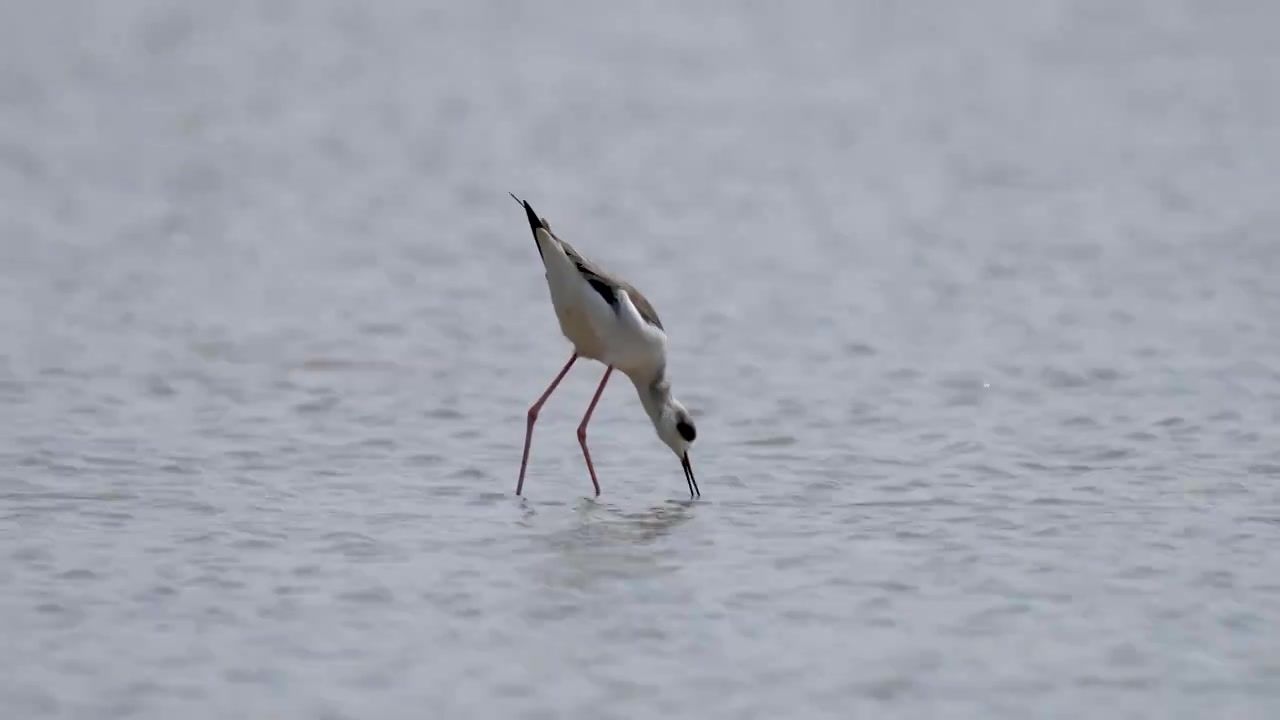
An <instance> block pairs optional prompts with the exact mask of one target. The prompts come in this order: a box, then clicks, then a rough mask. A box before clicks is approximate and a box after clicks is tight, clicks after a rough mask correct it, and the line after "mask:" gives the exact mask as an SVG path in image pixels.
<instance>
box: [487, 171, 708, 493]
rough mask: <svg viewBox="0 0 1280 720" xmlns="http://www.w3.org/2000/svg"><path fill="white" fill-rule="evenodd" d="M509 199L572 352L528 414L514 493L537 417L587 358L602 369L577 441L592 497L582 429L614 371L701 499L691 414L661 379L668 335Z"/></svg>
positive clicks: (626, 291)
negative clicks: (529, 236) (527, 233)
mask: <svg viewBox="0 0 1280 720" xmlns="http://www.w3.org/2000/svg"><path fill="white" fill-rule="evenodd" d="M511 197H513V198H515V200H516V202H518V203H520V205H521V206H522V207H523V208H524V210H525V215H526V217H527V219H528V221H529V227H530V229H531V230H532V231H533V239H534V242H535V243H537V246H538V254H539V255H540V256H541V257H542V264H543V266H544V267H545V268H546V278H547V287H548V289H549V290H550V291H551V305H552V307H553V308H554V309H555V313H556V319H557V320H558V321H559V323H560V332H561V333H563V334H564V336H565V338H567V339H568V340H569V342H570V343H572V344H573V348H574V353H573V355H572V356H571V357H570V358H569V362H568V363H566V364H565V366H564V369H562V370H561V371H560V374H559V375H557V376H556V378H555V379H554V380H553V381H552V382H551V385H550V386H549V387H547V389H546V391H545V392H543V394H542V396H541V397H539V398H538V400H537V401H536V402H535V403H534V404H533V405H532V406H531V407H530V408H529V413H528V423H527V426H526V429H525V441H524V453H523V457H522V459H521V461H520V479H519V480H518V481H517V483H516V494H517V495H519V494H520V493H521V492H522V491H523V488H524V475H525V470H526V468H527V466H528V462H529V445H530V442H531V440H532V438H533V425H534V422H535V421H536V420H537V417H538V412H539V411H540V410H541V409H542V405H543V403H545V402H546V400H547V398H548V397H549V396H550V395H551V393H552V391H554V390H555V389H556V386H557V385H559V384H560V381H561V380H562V379H564V376H565V374H567V373H568V372H569V368H571V367H572V366H573V363H574V362H575V361H576V360H577V359H578V358H579V357H584V358H588V359H591V360H596V361H598V362H601V363H603V364H604V365H605V366H606V370H605V374H604V378H603V379H601V381H600V387H599V388H597V389H596V393H595V396H594V397H593V398H592V400H591V404H590V405H589V406H588V407H587V412H586V414H585V415H584V416H583V418H582V423H581V424H580V425H579V426H578V441H579V444H580V445H581V446H582V454H583V457H584V458H585V459H586V462H587V471H588V472H589V473H590V474H591V484H592V485H593V486H594V488H595V492H596V495H599V494H600V483H599V481H598V480H597V479H596V472H595V468H594V467H593V465H592V463H591V453H590V451H589V450H588V449H587V423H588V422H589V421H590V420H591V413H592V411H594V410H595V406H596V403H597V402H599V400H600V394H601V393H602V392H603V391H604V386H605V383H607V382H608V381H609V376H610V374H611V373H612V372H613V370H614V369H615V368H616V369H617V370H620V371H622V373H623V374H625V375H626V376H627V377H628V378H630V379H631V382H632V383H633V384H634V385H635V386H636V391H637V392H638V393H639V395H640V403H641V405H643V406H644V409H645V412H646V413H647V414H648V415H649V419H650V420H651V421H652V422H653V425H654V429H655V430H656V431H657V433H658V437H659V438H660V439H661V440H662V441H663V442H664V443H666V444H667V446H668V447H670V448H671V450H672V451H673V452H674V453H675V454H676V456H677V457H679V458H680V464H681V466H682V467H683V468H684V473H685V480H686V481H687V482H688V485H689V495H690V497H693V496H694V495H701V492H700V491H699V490H698V484H697V481H696V480H694V477H693V469H692V466H691V465H690V462H689V446H690V445H692V443H693V441H694V439H695V438H696V437H697V430H696V428H695V426H694V423H693V418H692V417H690V415H689V413H688V411H687V410H686V409H685V407H684V406H683V405H681V404H680V402H679V401H677V400H676V399H675V398H674V397H673V396H672V394H671V385H670V383H669V382H668V381H667V379H666V367H667V334H666V331H665V330H664V329H663V327H662V321H661V320H660V319H659V318H658V314H657V312H656V311H655V310H654V309H653V305H652V304H651V303H650V302H649V300H648V298H646V297H645V296H644V295H643V294H641V292H640V291H639V290H637V289H636V288H635V287H634V286H633V285H631V284H630V283H627V282H626V281H624V280H622V279H621V278H618V277H616V276H614V275H611V274H610V273H608V272H606V271H605V270H604V269H603V268H601V267H599V266H598V265H596V264H595V263H593V262H591V261H590V260H588V259H587V258H585V257H583V256H582V254H581V253H579V252H578V251H577V250H575V249H574V248H573V246H572V245H570V244H569V243H567V242H565V241H564V240H561V239H560V238H559V237H558V236H556V234H555V233H553V232H552V231H551V226H550V225H549V224H548V223H547V222H546V221H545V220H543V219H542V218H540V217H538V215H537V213H535V212H534V210H533V207H532V206H531V205H529V203H527V202H524V201H523V200H520V198H516V196H515V195H512V196H511Z"/></svg>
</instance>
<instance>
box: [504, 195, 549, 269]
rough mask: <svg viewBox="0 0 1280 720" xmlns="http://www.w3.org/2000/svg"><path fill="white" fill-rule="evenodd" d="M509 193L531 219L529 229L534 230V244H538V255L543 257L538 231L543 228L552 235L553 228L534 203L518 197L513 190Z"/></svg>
mask: <svg viewBox="0 0 1280 720" xmlns="http://www.w3.org/2000/svg"><path fill="white" fill-rule="evenodd" d="M507 194H508V195H510V196H511V199H512V200H515V201H516V202H518V203H520V204H521V205H522V206H523V207H524V214H525V216H526V217H527V218H528V220H529V229H530V230H531V231H533V244H534V245H537V246H538V257H542V246H541V245H538V231H539V230H543V231H545V232H546V233H547V234H548V235H550V234H551V228H550V227H548V226H547V223H546V222H544V221H543V220H542V218H540V217H538V214H537V213H536V212H534V211H533V206H532V205H530V204H529V203H528V202H525V201H524V200H521V199H520V198H518V197H516V194H515V193H513V192H509V193H507Z"/></svg>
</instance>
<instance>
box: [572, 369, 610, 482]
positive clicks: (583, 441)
mask: <svg viewBox="0 0 1280 720" xmlns="http://www.w3.org/2000/svg"><path fill="white" fill-rule="evenodd" d="M612 373H613V366H612V365H610V366H609V367H608V368H607V369H606V370H605V371H604V377H603V378H601V379H600V387H598V388H596V394H595V397H593V398H591V404H590V405H588V406H587V414H586V415H583V416H582V424H581V425H579V426H578V444H579V445H581V446H582V457H584V458H586V459H587V472H589V473H591V484H592V486H594V487H595V489H596V496H599V495H600V482H599V481H598V480H596V469H595V468H594V467H592V466H591V452H590V451H589V450H587V423H589V422H591V413H593V412H595V409H596V403H598V402H600V395H601V394H603V393H604V384H605V383H607V382H609V375H610V374H612Z"/></svg>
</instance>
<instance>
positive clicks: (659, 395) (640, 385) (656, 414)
mask: <svg viewBox="0 0 1280 720" xmlns="http://www.w3.org/2000/svg"><path fill="white" fill-rule="evenodd" d="M665 371H666V368H659V369H658V372H657V374H656V375H655V376H653V377H651V378H648V379H643V380H642V379H639V378H632V379H631V381H632V382H633V383H635V386H636V392H637V393H639V395H640V404H641V405H643V406H644V411H645V412H646V413H648V414H649V419H650V420H652V421H653V424H654V425H657V424H658V418H660V417H662V411H663V410H665V409H666V408H668V407H670V405H671V383H669V382H667V378H666V372H665Z"/></svg>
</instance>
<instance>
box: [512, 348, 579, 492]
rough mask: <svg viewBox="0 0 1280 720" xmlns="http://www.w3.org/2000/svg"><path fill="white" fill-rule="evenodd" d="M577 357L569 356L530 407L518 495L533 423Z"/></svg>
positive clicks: (527, 457)
mask: <svg viewBox="0 0 1280 720" xmlns="http://www.w3.org/2000/svg"><path fill="white" fill-rule="evenodd" d="M577 359H578V353H576V352H575V353H574V354H573V357H571V358H569V362H567V363H565V364H564V369H563V370H561V371H560V374H559V375H557V376H556V379H555V380H552V381H551V384H550V385H549V386H547V391H546V392H544V393H542V397H540V398H538V402H536V403H534V404H533V407H531V408H529V424H528V425H526V426H525V429H524V456H523V457H521V458H520V479H519V480H518V481H516V495H519V494H520V491H521V490H523V489H524V471H525V468H526V467H528V465H529V442H530V441H531V440H533V423H534V422H535V421H537V419H538V411H539V410H541V409H542V404H543V403H545V402H546V401H547V398H549V397H551V391H552V390H555V389H556V386H557V385H559V384H560V381H561V380H563V379H564V376H565V375H566V374H568V372H569V368H571V367H573V362H574V361H575V360H577Z"/></svg>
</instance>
